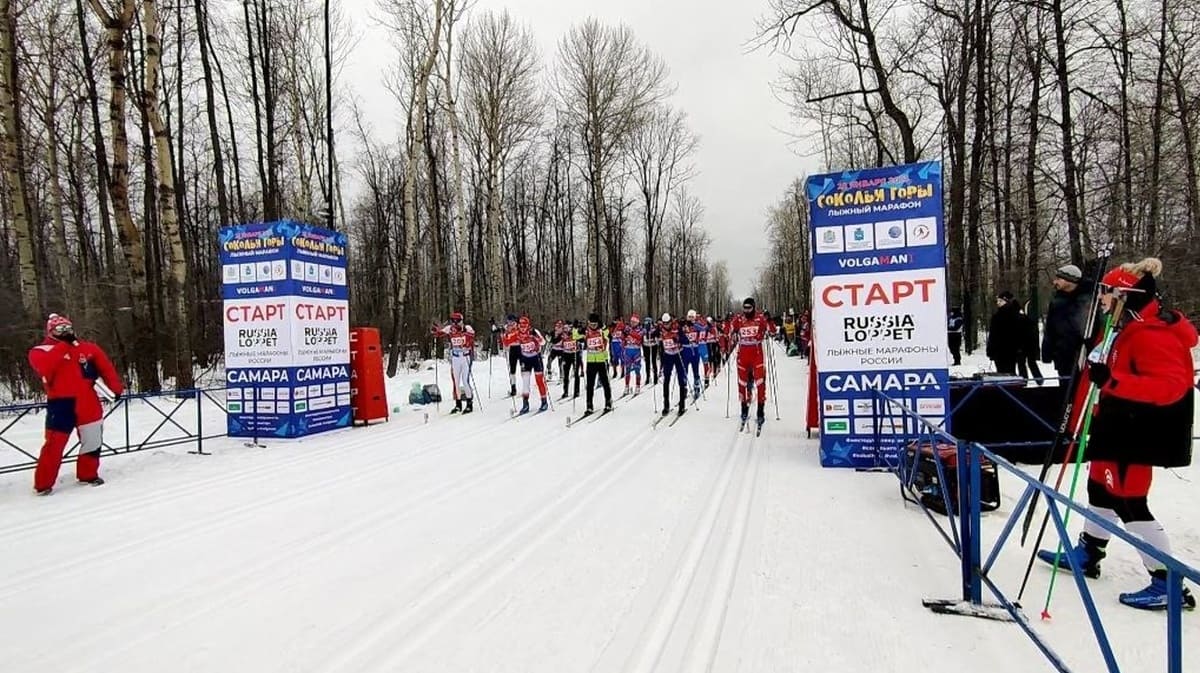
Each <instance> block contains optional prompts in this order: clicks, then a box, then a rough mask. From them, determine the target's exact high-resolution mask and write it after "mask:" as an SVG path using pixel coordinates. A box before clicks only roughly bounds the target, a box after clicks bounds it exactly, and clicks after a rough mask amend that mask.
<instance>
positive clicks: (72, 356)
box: [29, 337, 125, 425]
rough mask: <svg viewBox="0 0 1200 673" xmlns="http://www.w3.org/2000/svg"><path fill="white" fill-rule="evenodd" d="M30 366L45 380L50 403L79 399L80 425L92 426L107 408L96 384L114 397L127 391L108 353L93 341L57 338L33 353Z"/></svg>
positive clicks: (76, 403) (43, 383) (77, 409)
mask: <svg viewBox="0 0 1200 673" xmlns="http://www.w3.org/2000/svg"><path fill="white" fill-rule="evenodd" d="M29 364H30V366H32V367H33V370H34V371H35V372H37V374H38V376H40V377H41V379H42V385H43V386H44V387H45V389H46V398H47V399H48V400H66V399H74V400H75V415H76V422H77V423H79V424H81V425H82V424H85V423H91V422H93V421H97V420H100V418H101V417H103V415H104V409H103V407H101V406H100V397H99V396H98V395H96V388H95V385H96V381H97V380H102V381H104V385H105V386H107V387H108V389H109V390H111V391H112V393H113V394H114V395H121V394H123V393H124V392H125V386H124V384H122V383H121V377H120V376H118V375H117V369H116V367H113V364H112V361H111V360H109V359H108V355H106V354H105V353H104V349H102V348H100V347H99V346H97V345H96V344H94V343H92V342H90V341H76V342H75V343H73V344H68V343H66V342H65V341H60V340H58V339H55V338H53V337H46V339H45V341H43V342H42V343H40V344H38V345H36V346H34V347H33V348H31V349H30V350H29Z"/></svg>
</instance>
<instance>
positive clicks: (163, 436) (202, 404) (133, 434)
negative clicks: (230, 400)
mask: <svg viewBox="0 0 1200 673" xmlns="http://www.w3.org/2000/svg"><path fill="white" fill-rule="evenodd" d="M104 406H105V410H104V437H105V439H104V440H103V443H102V444H101V449H100V455H101V456H111V455H119V454H125V453H133V452H136V451H145V450H147V449H159V448H165V447H168V446H179V445H181V444H189V443H191V444H195V448H194V449H192V450H190V451H188V453H193V454H198V455H207V454H206V453H205V451H204V442H205V441H206V440H210V439H215V438H217V437H224V436H225V434H226V420H225V414H226V412H227V409H226V403H225V388H223V387H221V388H194V389H188V390H177V391H170V392H161V393H136V394H130V395H124V396H122V397H120V398H118V399H117V400H116V401H114V402H106V403H105V405H104ZM45 408H46V405H45V403H32V404H14V405H9V406H4V407H0V474H7V473H10V472H20V471H22V470H30V469H33V468H34V467H36V466H37V458H38V452H39V450H40V448H41V444H42V438H43V424H42V422H41V420H40V419H39V418H36V417H38V416H40V415H41V414H42V413H44V411H45ZM189 408H190V409H191V412H192V413H189V411H188V410H189ZM114 433H115V436H117V437H119V438H120V439H118V440H117V441H113V440H112V439H110V438H112V437H113V436H114ZM78 451H79V441H78V439H76V440H75V441H74V442H73V443H72V444H71V445H69V446H68V447H67V450H66V452H65V453H64V456H63V462H64V463H67V462H74V461H76V460H78V458H79V456H78Z"/></svg>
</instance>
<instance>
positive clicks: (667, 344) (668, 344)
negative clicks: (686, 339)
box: [662, 339, 679, 350]
mask: <svg viewBox="0 0 1200 673" xmlns="http://www.w3.org/2000/svg"><path fill="white" fill-rule="evenodd" d="M662 345H663V348H664V349H666V350H675V349H676V348H678V347H679V345H678V343H677V342H676V341H675V340H674V339H663V342H662Z"/></svg>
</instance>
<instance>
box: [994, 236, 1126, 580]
mask: <svg viewBox="0 0 1200 673" xmlns="http://www.w3.org/2000/svg"><path fill="white" fill-rule="evenodd" d="M1111 255H1112V245H1111V244H1108V245H1105V246H1103V247H1102V248H1101V249H1100V253H1099V255H1098V256H1097V259H1096V267H1095V269H1094V270H1093V273H1092V299H1091V302H1090V303H1089V305H1088V317H1087V323H1086V327H1085V329H1084V343H1083V346H1082V347H1081V349H1080V352H1079V353H1078V354H1077V356H1076V359H1075V366H1074V367H1073V368H1072V371H1071V378H1070V379H1069V382H1068V383H1067V391H1066V396H1065V401H1064V406H1063V412H1062V417H1061V419H1060V420H1059V425H1058V430H1057V432H1056V433H1055V435H1054V441H1053V442H1052V443H1051V445H1050V448H1049V449H1047V451H1046V455H1045V457H1044V458H1043V459H1042V468H1041V471H1040V473H1039V475H1038V480H1039V481H1041V482H1043V483H1044V482H1045V481H1046V477H1048V476H1049V474H1050V468H1051V467H1052V466H1053V465H1054V455H1055V454H1057V453H1058V452H1059V451H1063V450H1065V451H1066V454H1065V459H1064V460H1063V462H1062V464H1061V466H1060V469H1059V473H1058V478H1057V479H1056V480H1055V483H1054V490H1056V491H1058V490H1061V486H1062V482H1063V477H1064V476H1065V475H1066V469H1067V465H1069V464H1070V463H1071V459H1072V457H1074V458H1075V464H1076V478H1077V477H1078V469H1079V465H1080V464H1081V462H1082V458H1083V452H1084V450H1085V449H1086V446H1087V444H1086V442H1087V434H1088V430H1089V427H1090V425H1091V424H1090V420H1091V415H1092V405H1093V403H1094V402H1095V396H1094V393H1095V390H1094V387H1093V385H1092V384H1091V382H1090V381H1089V382H1088V391H1087V395H1086V396H1085V397H1084V401H1083V404H1084V407H1083V408H1082V409H1079V413H1078V414H1077V413H1076V406H1075V402H1076V397H1077V395H1076V393H1077V389H1078V388H1079V386H1080V385H1081V384H1082V383H1083V377H1084V373H1085V371H1086V368H1087V363H1088V355H1089V354H1090V352H1091V344H1090V343H1089V341H1088V340H1090V339H1091V337H1092V333H1093V332H1094V331H1095V329H1096V315H1097V313H1098V312H1099V307H1100V295H1101V291H1100V282H1101V280H1102V279H1103V277H1104V273H1105V270H1106V269H1107V267H1108V261H1109V258H1110V257H1111ZM1123 310H1124V300H1123V299H1118V300H1117V306H1115V307H1114V310H1113V313H1112V314H1110V316H1109V318H1108V322H1107V324H1106V325H1105V330H1104V334H1103V337H1102V340H1101V342H1100V344H1099V345H1100V347H1101V349H1102V351H1103V353H1104V355H1107V350H1108V348H1109V347H1110V346H1111V344H1112V341H1113V338H1114V337H1115V329H1116V328H1115V326H1114V325H1115V322H1116V321H1117V320H1118V319H1119V318H1120V314H1121V312H1122V311H1123ZM1072 419H1074V421H1075V422H1074V423H1072V422H1071V421H1072ZM1077 443H1078V444H1079V447H1078V451H1075V450H1074V448H1075V446H1076V444H1077ZM1073 454H1075V455H1074V456H1073ZM1074 491H1075V482H1074V480H1072V484H1071V494H1070V495H1071V497H1074ZM1039 495H1040V492H1039V491H1034V493H1033V498H1032V500H1031V501H1030V503H1029V509H1028V510H1027V511H1026V513H1025V520H1024V522H1023V523H1022V525H1021V544H1022V545H1024V544H1025V541H1026V540H1027V539H1028V536H1029V529H1030V527H1031V526H1032V524H1033V518H1034V515H1035V512H1036V508H1037V501H1038V496H1039ZM1049 522H1050V511H1049V509H1047V510H1046V512H1045V514H1044V515H1043V518H1042V524H1041V527H1040V528H1039V529H1038V534H1037V538H1036V540H1035V541H1034V544H1033V550H1032V552H1031V553H1030V556H1029V563H1028V565H1027V566H1026V568H1025V576H1024V578H1023V579H1022V580H1021V588H1020V590H1019V591H1018V594H1017V600H1020V599H1021V597H1022V596H1023V595H1024V593H1025V588H1026V586H1027V585H1028V583H1029V576H1030V573H1031V572H1032V570H1033V564H1034V562H1035V560H1036V559H1037V552H1038V550H1039V548H1040V547H1041V544H1042V540H1043V538H1044V537H1045V535H1046V528H1047V526H1048V524H1049ZM1060 546H1061V545H1060Z"/></svg>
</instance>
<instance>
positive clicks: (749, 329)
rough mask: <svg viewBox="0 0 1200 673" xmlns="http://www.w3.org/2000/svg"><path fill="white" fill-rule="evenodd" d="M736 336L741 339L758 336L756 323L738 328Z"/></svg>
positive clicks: (751, 338)
mask: <svg viewBox="0 0 1200 673" xmlns="http://www.w3.org/2000/svg"><path fill="white" fill-rule="evenodd" d="M738 336H739V337H741V338H743V339H749V340H754V339H757V338H758V325H748V326H746V327H742V328H739V329H738Z"/></svg>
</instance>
